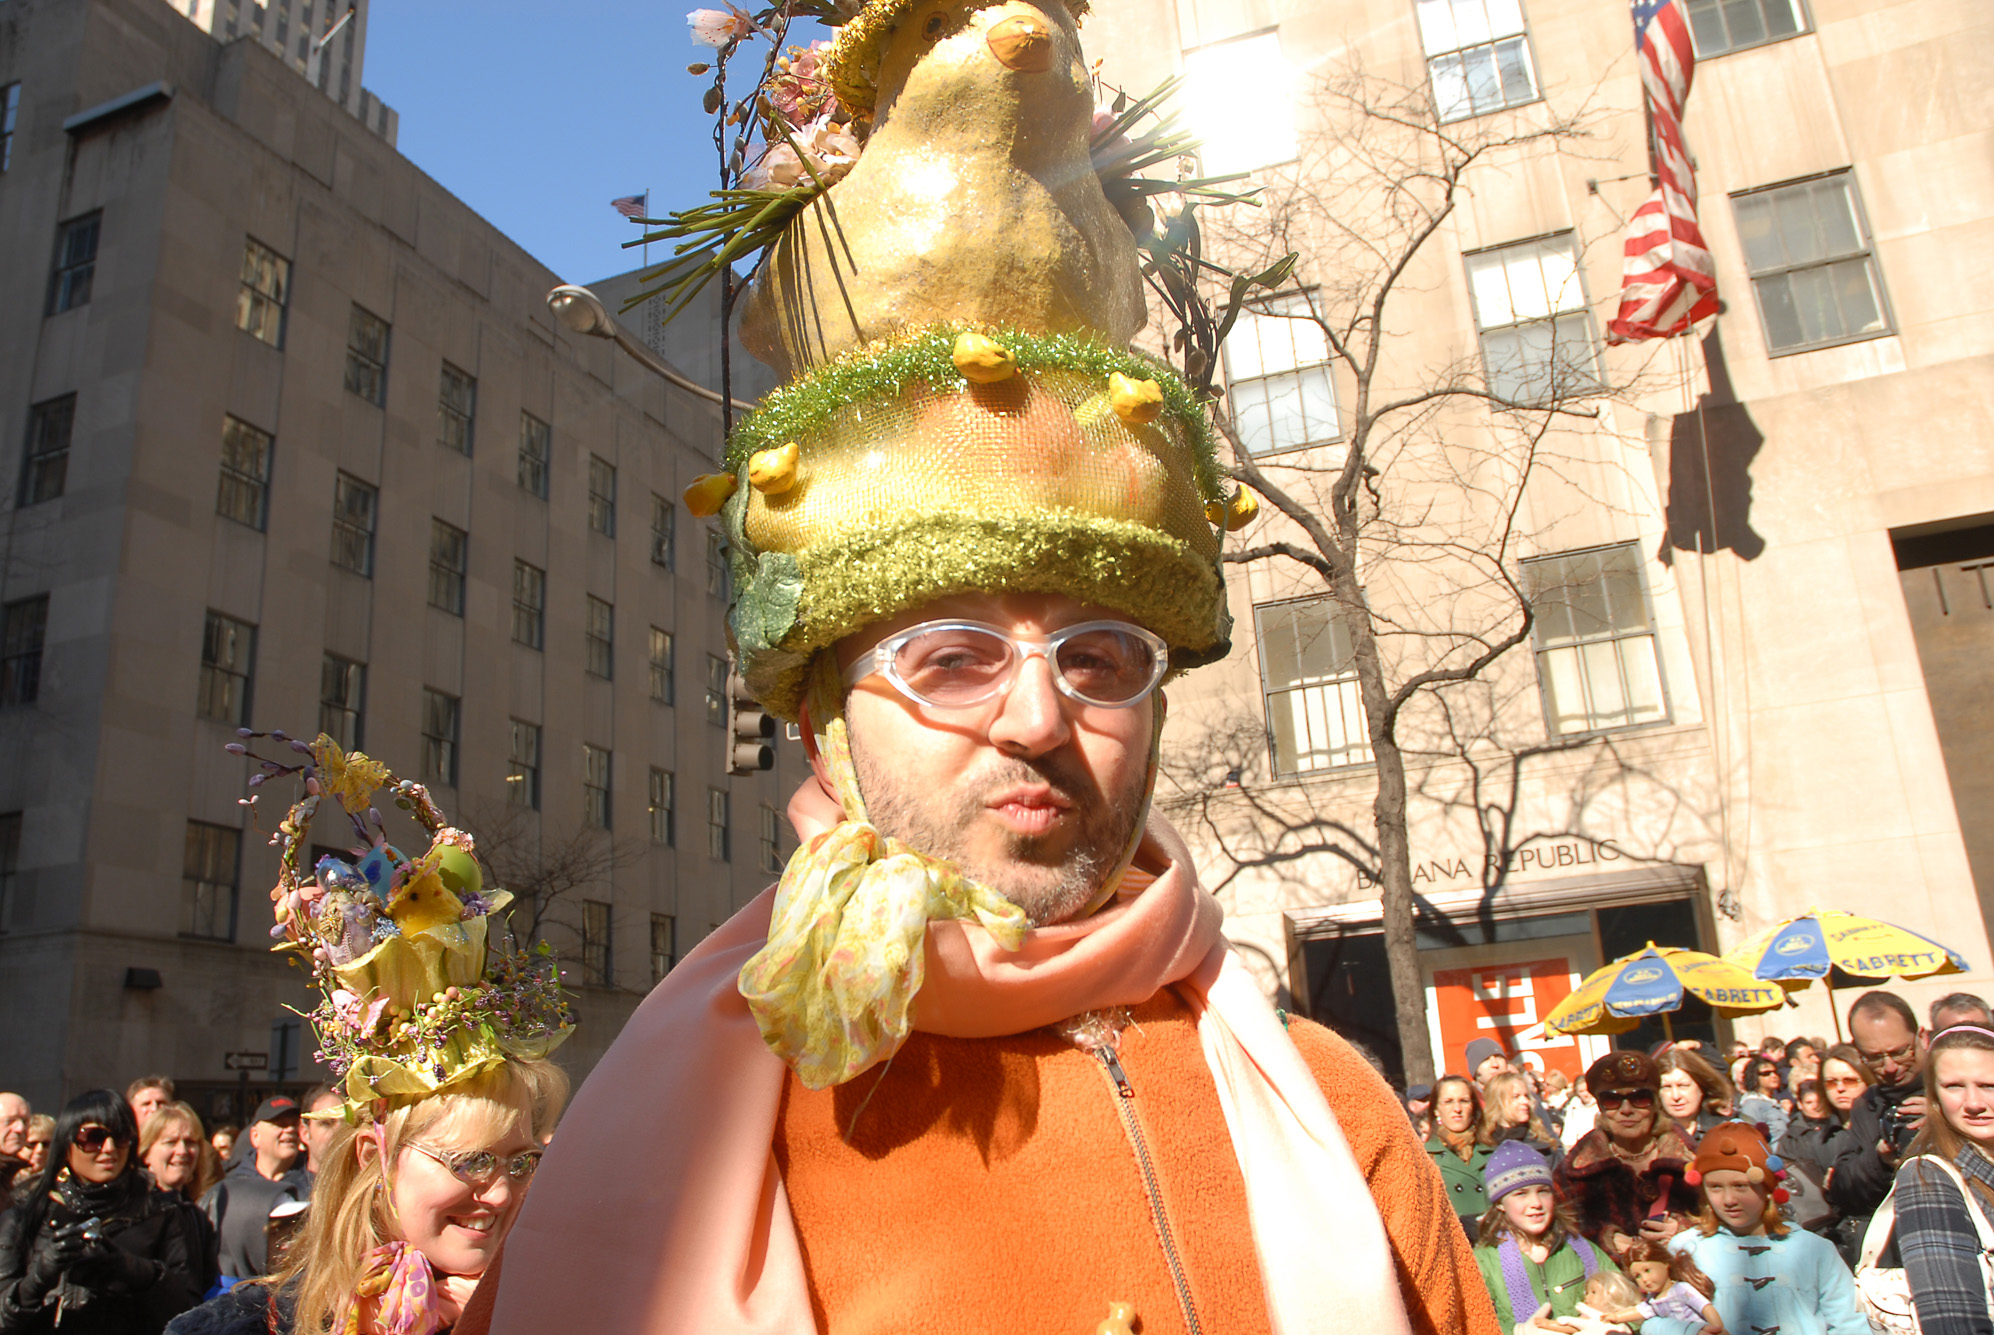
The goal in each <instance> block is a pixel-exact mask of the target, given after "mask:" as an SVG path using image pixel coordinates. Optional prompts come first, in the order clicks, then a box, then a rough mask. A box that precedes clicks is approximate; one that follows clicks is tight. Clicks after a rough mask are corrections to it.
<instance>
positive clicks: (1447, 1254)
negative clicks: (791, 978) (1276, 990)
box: [775, 989, 1498, 1335]
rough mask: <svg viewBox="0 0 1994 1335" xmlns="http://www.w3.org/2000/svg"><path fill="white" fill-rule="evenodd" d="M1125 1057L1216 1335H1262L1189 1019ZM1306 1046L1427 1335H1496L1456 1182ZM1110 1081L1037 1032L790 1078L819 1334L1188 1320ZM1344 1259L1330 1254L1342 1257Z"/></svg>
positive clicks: (1162, 1327) (787, 1113) (785, 1146)
mask: <svg viewBox="0 0 1994 1335" xmlns="http://www.w3.org/2000/svg"><path fill="white" fill-rule="evenodd" d="M1134 1021H1135V1022H1134V1023H1133V1024H1132V1025H1131V1026H1130V1027H1129V1028H1128V1029H1126V1030H1125V1031H1124V1032H1123V1034H1122V1040H1121V1053H1120V1061H1121V1064H1122V1067H1123V1069H1124V1071H1125V1072H1126V1074H1127V1077H1128V1081H1129V1084H1130V1086H1131V1087H1132V1088H1133V1090H1134V1097H1133V1099H1132V1100H1131V1105H1132V1108H1133V1111H1134V1114H1135V1117H1136V1119H1137V1121H1138V1123H1139V1126H1140V1129H1141V1133H1142V1137H1143V1140H1144V1141H1145V1142H1146V1145H1147V1147H1148V1151H1149V1155H1150V1158H1151V1160H1152V1163H1153V1171H1154V1176H1155V1180H1156V1184H1157V1186H1156V1189H1157V1192H1158V1194H1159V1195H1160V1196H1161V1198H1162V1202H1163V1210H1164V1214H1165V1216H1166V1217H1167V1220H1168V1224H1169V1228H1170V1230H1171V1233H1172V1234H1173V1236H1174V1239H1175V1244H1176V1250H1177V1254H1178V1256H1179V1257H1180V1258H1181V1268H1182V1271H1183V1274H1184V1284H1185V1287H1186V1288H1187V1289H1188V1291H1189V1294H1190V1300H1191V1303H1192V1305H1193V1307H1194V1309H1195V1311H1196V1313H1197V1316H1198V1321H1199V1325H1200V1328H1201V1329H1202V1330H1203V1331H1204V1332H1205V1333H1206V1335H1260V1333H1263V1332H1267V1331H1268V1330H1269V1325H1268V1317H1267V1308H1266V1301H1265V1297H1264V1294H1263V1290H1262V1286H1261V1280H1260V1270H1259V1263H1258V1261H1257V1259H1256V1257H1255V1254H1254V1248H1253V1236H1252V1232H1251V1229H1250V1228H1249V1226H1248V1224H1247V1215H1246V1189H1245V1184H1244V1182H1243V1181H1242V1179H1241V1177H1240V1171H1239V1165H1238V1161H1237V1160H1236V1159H1235V1157H1234V1155H1233V1151H1232V1144H1231V1140H1230V1137H1229V1133H1228V1132H1227V1130H1226V1126H1225V1121H1224V1117H1223V1115H1222V1114H1221V1112H1220V1110H1219V1102H1218V1093H1217V1091H1216V1089H1215V1088H1214V1086H1213V1083H1212V1077H1211V1073H1210V1069H1209V1067H1208V1066H1207V1065H1206V1062H1205V1058H1204V1055H1203V1052H1202V1049H1201V1048H1200V1045H1199V1041H1198V1033H1197V1026H1196V1021H1195V1019H1194V1018H1193V1016H1192V1014H1191V1011H1190V1008H1189V1007H1188V1006H1187V1005H1186V1004H1185V1003H1184V1001H1183V1000H1182V999H1181V998H1180V997H1179V996H1178V995H1177V994H1176V992H1175V991H1174V990H1172V989H1165V990H1164V991H1162V992H1160V993H1158V994H1157V995H1156V996H1155V997H1154V998H1152V999H1151V1000H1150V1001H1149V1002H1147V1003H1145V1004H1144V1005H1143V1006H1141V1007H1139V1008H1138V1009H1137V1010H1136V1012H1135V1015H1134ZM1290 1033H1291V1034H1292V1036H1293V1038H1294V1040H1295V1044H1296V1047H1297V1048H1298V1049H1300V1051H1301V1053H1302V1056H1303V1057H1304V1058H1305V1059H1306V1060H1307V1062H1308V1064H1309V1066H1310V1069H1311V1070H1313V1071H1314V1073H1315V1076H1316V1079H1317V1080H1318V1081H1319V1082H1320V1083H1321V1085H1322V1088H1323V1090H1324V1092H1325V1094H1326V1095H1327V1096H1328V1099H1329V1105H1330V1108H1331V1109H1332V1110H1333V1111H1334V1112H1335V1114H1336V1117H1337V1121H1338V1122H1339V1123H1340V1124H1341V1126H1342V1128H1343V1134H1344V1136H1345V1138H1346V1139H1348V1141H1349V1142H1350V1149H1351V1152H1352V1154H1353V1156H1354V1157H1355V1159H1356V1161H1357V1166H1358V1168H1359V1169H1360V1170H1361V1171H1362V1172H1363V1174H1364V1176H1365V1179H1366V1180H1367V1181H1368V1182H1369V1183H1370V1185H1371V1192H1372V1196H1373V1198H1374V1199H1375V1200H1376V1202H1377V1206H1378V1212H1379V1214H1380V1216H1381V1217H1382V1218H1383V1220H1384V1224H1385V1230H1386V1233H1387V1234H1388V1236H1389V1238H1390V1242H1391V1247H1392V1252H1393V1255H1394V1257H1395V1258H1396V1260H1397V1265H1398V1279H1399V1286H1400V1291H1401V1292H1402V1293H1403V1294H1404V1296H1405V1304H1406V1310H1407V1314H1408V1316H1409V1317H1410V1318H1411V1324H1412V1329H1413V1331H1414V1335H1457V1333H1460V1335H1497V1331H1498V1327H1497V1325H1496V1321H1495V1314H1494V1312H1493V1310H1492V1309H1491V1308H1490V1307H1489V1300H1488V1295H1487V1293H1486V1291H1485V1289H1484V1287H1483V1285H1482V1282H1481V1277H1480V1274H1479V1272H1478V1271H1477V1270H1476V1268H1475V1263H1474V1258H1473V1256H1472V1254H1471V1253H1470V1251H1469V1249H1468V1244H1467V1239H1466V1237H1465V1236H1464V1235H1463V1234H1462V1232H1461V1226H1460V1224H1459V1222H1457V1220H1456V1218H1455V1215H1454V1211H1453V1209H1452V1207H1451V1206H1450V1205H1449V1203H1448V1200H1447V1193H1446V1189H1445V1188H1444V1187H1443V1186H1442V1184H1441V1181H1440V1175H1439V1173H1438V1171H1437V1170H1436V1169H1435V1168H1434V1166H1433V1162H1432V1160H1431V1159H1430V1158H1429V1157H1428V1156H1427V1154H1426V1152H1425V1150H1424V1149H1423V1148H1422V1147H1421V1145H1420V1144H1419V1142H1418V1141H1417V1140H1416V1139H1414V1137H1413V1132H1412V1127H1411V1126H1410V1124H1409V1123H1408V1122H1407V1119H1406V1116H1405V1113H1404V1111H1403V1110H1402V1109H1401V1108H1400V1106H1399V1104H1398V1102H1397V1100H1395V1099H1394V1098H1393V1097H1392V1094H1391V1091H1390V1090H1389V1089H1387V1088H1386V1086H1385V1084H1384V1082H1383V1081H1382V1080H1380V1079H1379V1078H1378V1076H1377V1074H1376V1073H1375V1072H1374V1071H1373V1070H1372V1069H1371V1067H1370V1066H1369V1065H1367V1064H1366V1063H1365V1062H1364V1060H1363V1059H1362V1058H1360V1057H1359V1056H1358V1055H1357V1054H1356V1053H1355V1052H1354V1051H1353V1050H1352V1049H1351V1048H1350V1046H1349V1044H1347V1043H1345V1042H1344V1041H1343V1040H1342V1039H1340V1038H1338V1037H1337V1036H1336V1035H1334V1034H1332V1033H1330V1032H1329V1031H1328V1030H1326V1029H1324V1028H1322V1027H1321V1026H1319V1025H1316V1024H1312V1023H1310V1022H1308V1021H1306V1020H1299V1019H1298V1020H1294V1021H1293V1022H1292V1024H1291V1029H1290ZM1119 1104H1120V1099H1119V1096H1118V1095H1117V1093H1116V1090H1115V1086H1114V1084H1113V1082H1112V1081H1111V1080H1110V1079H1109V1077H1108V1074H1107V1072H1106V1069H1105V1068H1104V1067H1103V1066H1102V1064H1101V1063H1100V1062H1099V1061H1098V1060H1097V1059H1096V1058H1094V1057H1092V1056H1090V1055H1088V1054H1086V1053H1083V1052H1081V1051H1079V1050H1077V1049H1076V1048H1074V1047H1073V1046H1072V1045H1071V1044H1069V1043H1068V1042H1066V1041H1065V1040H1064V1039H1062V1038H1060V1037H1057V1036H1056V1035H1054V1034H1052V1033H1050V1032H1049V1031H1046V1030H1038V1031H1035V1032H1032V1033H1027V1034H1019V1035H1015V1036H1013V1037H1010V1038H1003V1039H948V1038H937V1037H934V1036H931V1035H927V1034H920V1033H916V1034H915V1035H914V1036H913V1037H912V1038H910V1039H909V1040H908V1041H907V1044H906V1046H904V1047H903V1048H902V1049H901V1050H900V1052H899V1054H898V1055H897V1056H895V1057H894V1059H893V1061H892V1062H891V1064H890V1065H889V1066H887V1067H886V1069H885V1070H884V1072H883V1073H881V1072H879V1071H868V1072H866V1073H865V1074H864V1075H861V1076H859V1077H858V1078H857V1079H856V1080H853V1081H851V1082H850V1083H848V1084H845V1085H842V1086H838V1087H836V1088H834V1089H829V1090H821V1091H811V1090H806V1089H805V1088H803V1086H802V1085H801V1084H799V1083H798V1082H797V1081H796V1079H795V1078H794V1077H793V1076H792V1077H790V1078H789V1079H788V1081H787V1084H786V1086H785V1090H784V1095H783V1106H782V1111H781V1113H780V1117H779V1122H778V1127H777V1132H776V1141H775V1154H776V1161H777V1163H778V1165H779V1166H780V1167H781V1170H782V1175H783V1181H784V1185H785V1187H786V1189H787V1191H788V1195H789V1204H790V1209H791V1211H792V1212H793V1214H794V1216H795V1220H796V1228H797V1233H798V1236H799V1238H800V1240H801V1243H802V1249H803V1258H804V1265H805V1269H806V1271H807V1274H808V1278H809V1284H810V1297H811V1304H812V1307H813V1309H814V1311H815V1315H816V1318H817V1325H818V1329H819V1330H821V1331H823V1332H825V1333H826V1335H874V1333H875V1332H877V1333H878V1335H886V1333H887V1332H893V1333H894V1335H926V1333H928V1332H933V1333H934V1335H982V1333H984V1332H988V1333H989V1335H998V1333H999V1332H1002V1333H1003V1335H1016V1333H1018V1332H1031V1333H1032V1335H1090V1333H1091V1332H1093V1331H1094V1329H1095V1325H1096V1323H1098V1322H1099V1321H1100V1320H1102V1318H1104V1317H1106V1316H1107V1315H1108V1304H1109V1303H1110V1302H1115V1301H1124V1302H1131V1303H1133V1304H1134V1305H1135V1308H1136V1313H1137V1317H1138V1323H1137V1325H1136V1327H1135V1329H1136V1330H1137V1331H1138V1332H1140V1335H1179V1333H1180V1332H1186V1331H1187V1330H1188V1327H1187V1325H1186V1323H1185V1319H1184V1316H1183V1311H1182V1306H1181V1304H1180V1301H1179V1299H1178V1296H1177V1285H1176V1284H1175V1283H1174V1282H1173V1280H1172V1277H1171V1272H1170V1267H1169V1265H1168V1263H1167V1261H1166V1259H1165V1254H1164V1251H1163V1247H1162V1245H1161V1243H1160V1241H1159V1239H1158V1235H1157V1230H1156V1226H1155V1224H1154V1223H1153V1221H1152V1216H1151V1212H1150V1207H1149V1203H1148V1202H1149V1197H1148V1194H1147V1193H1146V1191H1145V1189H1144V1185H1143V1179H1142V1175H1141V1172H1140V1170H1139V1168H1138V1161H1137V1158H1136V1154H1135V1151H1134V1149H1133V1148H1132V1146H1131V1141H1130V1137H1129V1134H1128V1131H1127V1130H1126V1128H1125V1126H1124V1123H1123V1120H1122V1115H1121V1112H1120V1108H1119ZM1333 1261H1334V1258H1328V1257H1325V1258H1324V1263H1325V1264H1333Z"/></svg>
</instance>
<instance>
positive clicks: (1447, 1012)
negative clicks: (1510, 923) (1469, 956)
mask: <svg viewBox="0 0 1994 1335" xmlns="http://www.w3.org/2000/svg"><path fill="white" fill-rule="evenodd" d="M1571 990H1572V962H1571V961H1570V960H1569V959H1563V958H1559V959H1548V960H1525V961H1523V962H1521V963H1517V964H1490V965H1485V966H1481V967H1476V968H1467V969H1435V970H1434V971H1433V994H1434V1009H1435V1013H1436V1014H1437V1015H1438V1016H1439V1017H1440V1046H1441V1053H1442V1056H1443V1059H1444V1060H1443V1062H1442V1065H1443V1067H1444V1068H1445V1069H1446V1070H1448V1071H1451V1072H1459V1073H1461V1074H1464V1075H1466V1074H1471V1072H1469V1071H1468V1057H1467V1053H1468V1045H1469V1044H1470V1043H1472V1042H1474V1041H1475V1040H1476V1039H1478V1038H1492V1039H1494V1040H1495V1041H1496V1042H1498V1043H1500V1044H1502V1050H1503V1051H1504V1052H1506V1053H1508V1054H1509V1057H1510V1060H1511V1061H1512V1062H1514V1061H1515V1060H1516V1059H1517V1058H1518V1057H1520V1056H1522V1055H1523V1054H1524V1053H1535V1054H1536V1055H1537V1057H1538V1058H1539V1059H1540V1060H1541V1061H1542V1062H1543V1065H1544V1069H1545V1070H1547V1071H1553V1070H1555V1071H1563V1072H1564V1073H1565V1074H1566V1075H1568V1076H1570V1077H1572V1078H1573V1079H1574V1080H1576V1079H1578V1078H1579V1076H1580V1075H1582V1074H1583V1073H1584V1071H1585V1058H1584V1055H1583V1054H1582V1053H1581V1051H1580V1049H1579V1041H1578V1040H1577V1039H1575V1038H1564V1037H1556V1038H1554V1037H1550V1036H1547V1035H1546V1034H1545V1032H1544V1016H1545V1015H1547V1014H1548V1013H1549V1012H1550V1010H1551V1008H1552V1007H1553V1006H1555V1005H1557V1004H1558V1003H1559V1002H1560V1001H1563V1000H1564V999H1565V996H1566V994H1567V993H1569V992H1570V991H1571Z"/></svg>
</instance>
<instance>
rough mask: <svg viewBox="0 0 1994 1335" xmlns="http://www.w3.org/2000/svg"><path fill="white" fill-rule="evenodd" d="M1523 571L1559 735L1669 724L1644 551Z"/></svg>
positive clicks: (1616, 550) (1541, 676)
mask: <svg viewBox="0 0 1994 1335" xmlns="http://www.w3.org/2000/svg"><path fill="white" fill-rule="evenodd" d="M1523 571H1524V576H1525V579H1526V581H1527V585H1528V590H1529V594H1530V608H1531V611H1532V612H1533V613H1534V614H1535V615H1536V625H1535V628H1534V632H1533V633H1534V635H1535V638H1536V645H1537V677H1538V680H1539V681H1540V682H1541V683H1542V684H1543V688H1544V708H1545V713H1546V715H1547V716H1548V717H1549V719H1550V723H1551V731H1552V733H1553V734H1555V735H1558V736H1565V735H1568V734H1571V733H1578V732H1604V731H1606V730H1607V729H1609V728H1633V727H1639V726H1641V725H1642V724H1647V723H1666V722H1668V718H1669V708H1668V700H1667V698H1666V697H1665V696H1664V694H1663V691H1662V673H1661V667H1660V665H1659V663H1658V662H1657V660H1656V655H1655V630H1654V624H1653V622H1651V621H1650V620H1649V618H1648V598H1647V592H1646V590H1645V589H1644V588H1643V586H1642V580H1641V554H1640V551H1639V549H1638V548H1636V547H1635V546H1634V544H1632V543H1629V544H1627V545H1626V546H1623V547H1605V548H1601V549H1599V550H1596V551H1590V552H1574V553H1572V554H1571V555H1568V556H1548V557H1544V558H1543V559H1541V560H1536V561H1526V562H1524V563H1523Z"/></svg>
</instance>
